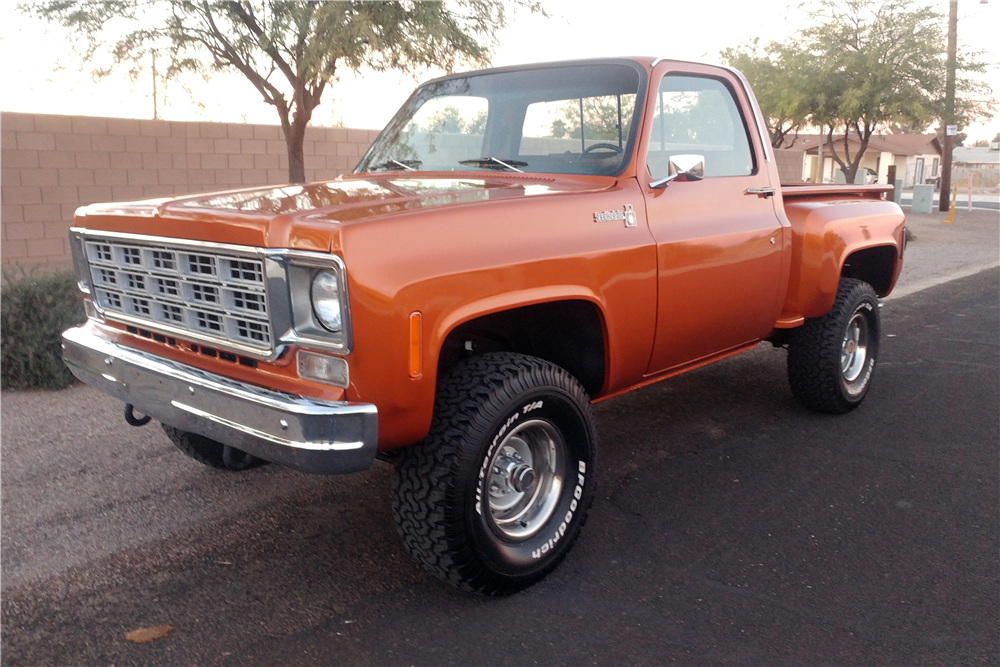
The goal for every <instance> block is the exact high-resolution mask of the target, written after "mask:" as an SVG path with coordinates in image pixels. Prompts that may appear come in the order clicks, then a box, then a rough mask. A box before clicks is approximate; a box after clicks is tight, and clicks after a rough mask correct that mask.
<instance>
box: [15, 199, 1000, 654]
mask: <svg viewBox="0 0 1000 667" xmlns="http://www.w3.org/2000/svg"><path fill="white" fill-rule="evenodd" d="M963 213H964V212H959V214H957V215H956V223H955V224H953V225H942V224H941V222H940V220H939V219H938V218H939V216H937V215H934V214H932V215H930V216H911V217H910V219H909V220H910V222H909V224H910V227H911V229H912V231H913V236H914V238H913V241H912V243H911V244H910V246H909V248H908V250H907V258H906V262H905V264H906V268H905V270H904V274H903V275H902V276H901V278H900V283H899V288H898V289H897V292H896V294H895V295H893V296H892V297H890V298H889V299H887V300H886V302H885V305H884V307H883V309H882V322H883V340H882V350H881V356H880V363H879V367H878V369H877V373H876V376H875V379H874V384H873V387H872V390H871V392H870V394H869V396H868V397H867V399H866V401H865V403H864V404H863V405H862V406H861V407H860V408H859V409H858V410H856V411H855V412H853V413H851V414H849V415H846V416H841V417H831V416H826V415H818V414H814V413H811V412H808V411H806V410H805V409H803V408H801V407H799V406H798V405H797V404H796V402H795V401H794V399H793V398H792V396H791V393H790V391H789V389H788V385H787V381H786V379H785V365H784V361H785V353H784V352H783V351H780V350H773V349H770V346H767V345H761V346H760V347H758V348H757V349H756V350H753V351H751V352H749V353H746V354H743V355H739V356H737V357H734V358H731V359H728V360H725V361H723V362H720V363H717V364H714V365H712V366H709V367H706V368H702V369H699V370H697V371H694V372H691V373H688V374H686V375H683V376H681V377H678V378H674V379H672V380H668V381H666V382H662V383H659V384H656V385H653V386H650V387H646V388H644V389H641V390H638V391H634V392H631V393H629V394H626V395H625V396H621V397H618V398H615V399H611V400H608V401H605V402H602V403H599V404H598V405H597V406H596V410H597V417H598V428H599V432H600V434H601V438H602V440H601V449H600V452H599V461H598V473H597V483H598V495H597V497H596V500H595V503H594V507H593V510H592V511H591V515H590V520H589V522H588V524H587V526H586V527H585V528H584V532H583V534H582V536H581V538H580V540H579V541H578V543H577V544H576V546H575V547H574V549H573V551H572V552H571V553H570V554H569V556H568V558H567V559H566V561H565V562H564V563H563V564H562V565H561V566H560V567H559V568H558V569H557V570H556V571H555V572H554V573H553V574H552V575H551V576H550V577H548V578H547V579H546V580H544V581H542V582H541V583H539V584H537V585H535V586H534V587H532V588H530V589H528V590H527V591H524V592H523V593H520V594H518V595H514V596H511V597H507V598H502V599H484V598H480V597H476V596H472V595H467V594H464V593H461V592H459V591H457V590H453V589H451V588H450V587H448V586H446V585H444V584H440V583H438V582H437V581H436V580H433V579H431V578H429V577H427V576H425V575H424V574H422V573H421V572H420V571H419V570H418V569H417V568H416V567H415V566H414V565H413V564H412V563H411V562H410V561H409V559H408V558H407V557H406V555H405V554H404V552H403V550H402V547H401V546H400V544H399V541H398V538H397V536H396V531H395V527H394V524H393V520H392V514H391V509H390V489H391V481H392V469H391V467H390V466H389V465H387V464H382V463H378V464H376V466H375V467H374V468H372V469H371V470H369V471H366V472H364V473H361V474H358V475H352V476H346V477H312V476H308V475H303V474H299V473H296V472H294V471H291V470H287V469H282V468H279V467H277V466H267V467H264V468H259V469H256V470H252V471H248V472H246V473H240V474H228V473H222V472H216V471H213V470H210V469H207V468H204V467H202V466H200V465H198V464H196V463H194V462H192V461H190V460H188V459H187V458H185V457H184V456H183V455H182V454H180V453H179V452H177V451H176V450H175V449H174V448H173V446H172V445H171V444H170V443H169V441H168V440H167V439H166V437H165V436H164V435H163V434H162V432H160V431H159V429H157V428H155V426H153V425H150V426H147V427H144V428H141V429H137V428H132V427H129V426H127V425H126V424H125V423H124V421H123V420H122V418H121V405H120V404H118V403H117V402H116V401H114V400H113V399H110V398H108V397H105V396H104V395H102V394H100V393H99V392H96V391H94V390H91V389H90V388H88V387H85V386H76V387H73V388H70V389H68V390H65V391H60V392H4V393H3V395H2V459H0V466H2V467H0V485H2V486H0V494H2V495H0V519H2V533H0V558H2V563H0V574H2V578H0V597H2V600H0V631H2V641H0V662H2V664H3V665H36V664H47V665H59V664H71V665H98V664H102V665H103V664H115V665H129V664H144V665H145V664H158V665H313V664H316V665H323V664H343V665H351V664H361V665H371V664H379V665H396V664H400V665H402V664H417V665H423V664H427V665H443V664H497V665H508V664H509V665H526V664H542V665H556V664H573V665H576V664H615V665H618V664H674V663H677V664H700V665H706V664H753V665H757V664H852V665H861V664H865V665H867V664H876V663H877V664H907V665H916V664H942V663H943V664H996V663H997V662H998V661H1000V630H998V628H1000V521H998V508H1000V507H998V506H1000V503H998V493H997V490H998V485H997V483H998V480H1000V460H998V456H997V444H998V442H1000V373H998V370H1000V269H997V265H998V263H1000V220H998V216H997V215H996V214H995V213H989V212H986V213H977V212H973V213H971V214H968V213H965V214H964V215H963ZM156 625H171V626H173V627H174V628H175V630H174V631H173V632H172V633H171V634H170V635H169V636H168V637H166V638H165V639H160V640H157V641H154V642H151V643H148V644H141V645H136V644H132V643H130V642H128V641H126V639H125V634H126V633H127V632H129V631H131V630H134V629H136V628H139V627H149V626H156Z"/></svg>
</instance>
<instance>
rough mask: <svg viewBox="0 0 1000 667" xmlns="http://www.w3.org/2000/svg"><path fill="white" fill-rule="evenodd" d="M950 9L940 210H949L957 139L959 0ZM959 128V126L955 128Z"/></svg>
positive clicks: (952, 1)
mask: <svg viewBox="0 0 1000 667" xmlns="http://www.w3.org/2000/svg"><path fill="white" fill-rule="evenodd" d="M949 4H950V5H951V7H950V8H949V11H948V79H947V81H946V82H945V93H944V118H943V120H944V147H943V152H944V154H943V155H942V156H941V192H940V194H939V196H938V200H939V206H938V210H940V211H947V210H948V199H949V197H948V195H949V194H950V193H951V152H952V148H953V147H954V145H955V139H954V137H953V136H952V134H951V131H952V129H951V128H952V126H955V125H956V122H955V70H956V68H957V62H956V60H957V51H958V0H951V2H950V3H949ZM955 129H957V128H955Z"/></svg>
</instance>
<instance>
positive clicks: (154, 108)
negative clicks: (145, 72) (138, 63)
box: [153, 50, 160, 120]
mask: <svg viewBox="0 0 1000 667" xmlns="http://www.w3.org/2000/svg"><path fill="white" fill-rule="evenodd" d="M153 120H160V115H159V114H158V113H157V111H156V51H155V50H154V51H153Z"/></svg>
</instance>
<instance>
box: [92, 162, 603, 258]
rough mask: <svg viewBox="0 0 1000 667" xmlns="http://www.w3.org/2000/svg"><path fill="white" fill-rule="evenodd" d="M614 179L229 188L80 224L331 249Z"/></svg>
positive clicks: (100, 213)
mask: <svg viewBox="0 0 1000 667" xmlns="http://www.w3.org/2000/svg"><path fill="white" fill-rule="evenodd" d="M615 181H616V179H614V178H607V177H598V178H595V177H574V176H562V175H558V176H548V175H535V174H491V173H485V174H475V175H470V176H468V177H459V176H456V175H454V174H448V175H446V176H443V175H442V176H439V175H431V176H426V175H420V176H415V177H409V178H408V177H405V176H403V175H400V174H391V175H386V176H384V177H383V176H382V175H372V174H365V176H364V177H363V178H362V177H350V176H348V177H342V178H340V179H338V180H335V181H330V182H325V183H310V184H305V185H282V186H273V187H265V188H254V189H248V190H234V191H231V192H219V193H212V194H207V195H198V196H192V197H181V198H176V199H158V200H148V201H141V202H131V203H125V204H93V205H91V206H88V207H85V208H82V209H80V210H79V211H77V221H76V224H77V225H78V226H83V227H90V228H95V229H104V230H107V231H121V232H132V233H140V234H150V235H155V236H166V237H173V238H189V239H197V240H203V241H214V242H224V243H235V244H239V245H252V246H258V247H271V248H279V247H287V248H298V249H302V250H319V251H328V250H329V249H330V248H331V247H332V246H331V241H332V240H333V237H334V236H335V235H336V234H337V233H338V230H339V228H341V227H342V226H344V225H350V224H357V223H360V222H363V221H365V220H370V219H373V218H381V217H383V216H387V215H394V214H396V215H398V214H404V213H407V212H416V211H426V210H428V209H434V208H440V207H445V206H456V205H462V204H471V203H475V202H484V203H485V202H489V201H493V200H510V199H519V198H525V197H535V196H545V195H554V194H560V193H566V192H584V191H595V190H604V189H607V188H609V187H611V186H613V185H614V183H615Z"/></svg>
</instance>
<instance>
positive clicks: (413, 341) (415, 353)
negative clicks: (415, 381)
mask: <svg viewBox="0 0 1000 667" xmlns="http://www.w3.org/2000/svg"><path fill="white" fill-rule="evenodd" d="M420 320H421V317H420V313H419V312H414V313H410V377H411V378H416V377H420V374H421V373H422V372H423V352H422V346H421V342H422V341H421V321H420Z"/></svg>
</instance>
